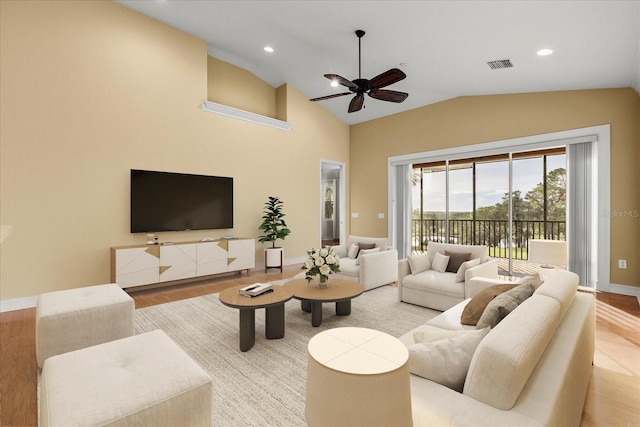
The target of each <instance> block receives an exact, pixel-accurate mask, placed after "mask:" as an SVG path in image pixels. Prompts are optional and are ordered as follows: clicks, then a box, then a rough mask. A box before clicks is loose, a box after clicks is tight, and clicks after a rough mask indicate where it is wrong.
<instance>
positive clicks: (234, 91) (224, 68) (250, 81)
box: [207, 56, 276, 118]
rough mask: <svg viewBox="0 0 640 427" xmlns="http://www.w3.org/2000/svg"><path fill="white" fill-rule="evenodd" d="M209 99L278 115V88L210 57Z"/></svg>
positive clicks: (242, 108) (262, 113) (258, 112)
mask: <svg viewBox="0 0 640 427" xmlns="http://www.w3.org/2000/svg"><path fill="white" fill-rule="evenodd" d="M207 72H208V89H207V99H208V100H209V101H213V102H217V103H218V104H223V105H228V106H230V107H234V108H239V109H241V110H245V111H251V112H252V113H256V114H261V115H263V116H267V117H272V118H276V90H275V89H274V88H273V87H272V86H271V85H269V84H268V83H267V82H265V81H263V80H260V79H259V78H257V77H256V76H255V75H254V74H252V73H250V72H249V71H247V70H243V69H242V68H240V67H236V66H235V65H232V64H229V63H228V62H224V61H221V60H219V59H217V58H213V57H211V56H208V57H207Z"/></svg>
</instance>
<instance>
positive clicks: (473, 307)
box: [460, 283, 517, 326]
mask: <svg viewBox="0 0 640 427" xmlns="http://www.w3.org/2000/svg"><path fill="white" fill-rule="evenodd" d="M516 286H517V285H516V284H513V283H505V284H503V285H493V286H489V287H488V288H484V289H483V290H481V291H480V292H478V294H477V295H476V296H475V297H473V298H471V301H469V303H468V304H467V305H465V306H464V309H463V310H462V316H460V323H462V324H463V325H472V326H475V325H476V324H477V323H478V320H480V316H482V313H484V310H485V309H486V308H487V305H488V304H489V303H490V302H491V301H492V300H493V299H494V298H495V297H497V296H498V295H500V294H501V293H503V292H506V291H508V290H511V289H513V288H515V287H516Z"/></svg>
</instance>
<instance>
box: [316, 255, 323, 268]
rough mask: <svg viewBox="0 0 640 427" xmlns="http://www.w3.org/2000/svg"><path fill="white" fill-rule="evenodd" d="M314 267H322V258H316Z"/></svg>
mask: <svg viewBox="0 0 640 427" xmlns="http://www.w3.org/2000/svg"><path fill="white" fill-rule="evenodd" d="M316 265H317V266H318V267H320V266H321V265H324V258H322V257H318V258H316Z"/></svg>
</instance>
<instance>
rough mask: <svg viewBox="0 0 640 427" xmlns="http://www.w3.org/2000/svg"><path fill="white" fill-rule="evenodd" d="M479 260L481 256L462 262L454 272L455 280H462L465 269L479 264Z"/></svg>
mask: <svg viewBox="0 0 640 427" xmlns="http://www.w3.org/2000/svg"><path fill="white" fill-rule="evenodd" d="M480 261H482V259H481V258H476V259H472V260H469V261H467V262H463V263H462V265H461V266H460V268H459V269H458V272H457V273H456V282H464V274H465V273H466V272H467V270H468V269H470V268H471V267H475V266H477V265H480Z"/></svg>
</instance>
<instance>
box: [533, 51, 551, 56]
mask: <svg viewBox="0 0 640 427" xmlns="http://www.w3.org/2000/svg"><path fill="white" fill-rule="evenodd" d="M536 53H537V54H538V55H539V56H547V55H551V54H552V53H553V51H552V50H551V49H540V50H539V51H537V52H536Z"/></svg>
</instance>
